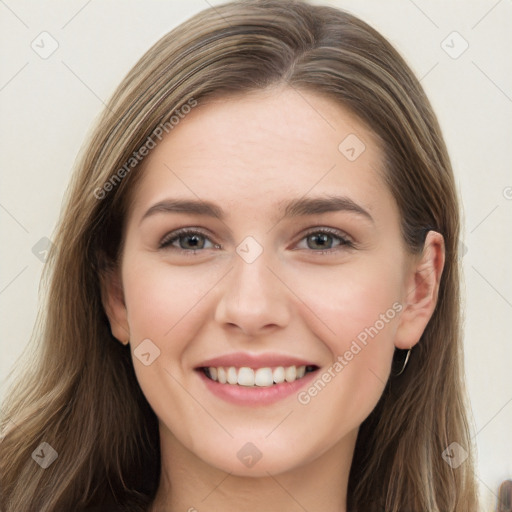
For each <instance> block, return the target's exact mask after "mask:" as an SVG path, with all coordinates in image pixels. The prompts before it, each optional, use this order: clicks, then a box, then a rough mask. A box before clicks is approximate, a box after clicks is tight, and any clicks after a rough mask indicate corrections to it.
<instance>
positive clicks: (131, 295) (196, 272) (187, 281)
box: [123, 260, 222, 352]
mask: <svg viewBox="0 0 512 512" xmlns="http://www.w3.org/2000/svg"><path fill="white" fill-rule="evenodd" d="M126 267H127V268H130V269H131V270H130V272H127V273H126V275H124V276H123V285H124V291H125V300H126V307H127V311H128V322H129V325H130V334H131V336H133V339H134V341H138V340H142V339H145V338H150V339H153V338H154V339H155V340H158V341H160V343H161V344H162V345H165V349H166V350H168V349H169V348H171V349H172V350H173V351H175V352H176V351H177V350H180V348H182V347H181V346H180V340H190V339H191V337H190V336H186V331H193V329H194V328H195V327H196V326H198V325H200V322H199V321H198V315H199V314H200V313H201V311H202V310H201V303H202V301H203V299H204V298H205V297H206V296H207V294H208V292H209V291H210V290H212V289H213V288H214V287H215V284H216V283H217V282H218V281H219V279H220V277H221V276H222V274H221V273H220V271H219V272H217V271H216V269H215V268H211V269H210V271H209V272H207V273H205V272H204V271H203V270H201V269H199V266H198V267H195V268H194V267H174V268H173V267H171V266H170V265H169V266H168V265H165V263H162V262H155V261H151V260H149V261H143V262H140V263H138V264H137V263H132V262H127V265H126ZM203 314H204V312H203ZM178 332H179V333H180V335H179V336H177V333H178ZM169 340H172V343H169ZM161 348H162V347H161Z"/></svg>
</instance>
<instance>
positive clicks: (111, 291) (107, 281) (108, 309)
mask: <svg viewBox="0 0 512 512" xmlns="http://www.w3.org/2000/svg"><path fill="white" fill-rule="evenodd" d="M100 287H101V301H102V303H103V308H104V309H105V313H106V314H107V317H108V319H109V322H110V330H111V331H112V335H113V336H114V337H115V338H116V339H118V340H119V341H120V342H121V343H122V344H123V345H127V344H128V343H129V342H130V328H129V324H128V314H127V311H126V304H125V302H124V292H123V285H122V282H121V277H120V275H119V270H118V269H117V268H113V267H109V268H104V269H102V270H101V271H100Z"/></svg>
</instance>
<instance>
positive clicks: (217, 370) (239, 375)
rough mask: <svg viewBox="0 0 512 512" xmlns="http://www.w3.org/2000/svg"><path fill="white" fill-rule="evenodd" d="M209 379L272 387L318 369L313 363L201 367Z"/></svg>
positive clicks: (228, 383) (227, 382)
mask: <svg viewBox="0 0 512 512" xmlns="http://www.w3.org/2000/svg"><path fill="white" fill-rule="evenodd" d="M201 369H202V370H203V372H204V374H205V375H206V377H208V378H209V379H211V380H213V381H215V382H218V383H220V384H226V385H231V386H245V387H272V386H275V385H277V384H282V383H283V382H288V383H291V382H295V381H296V380H299V379H302V378H303V377H304V376H305V375H306V374H307V373H311V372H313V371H315V370H316V369H317V367H316V366H313V365H308V366H305V365H302V366H294V365H292V366H277V367H274V368H271V367H265V368H257V369H253V368H249V367H247V366H242V367H240V368H237V367H235V366H229V367H222V366H209V367H204V368H201Z"/></svg>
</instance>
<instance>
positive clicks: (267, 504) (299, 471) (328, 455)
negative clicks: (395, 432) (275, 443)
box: [150, 426, 357, 512]
mask: <svg viewBox="0 0 512 512" xmlns="http://www.w3.org/2000/svg"><path fill="white" fill-rule="evenodd" d="M356 438H357V429H356V430H354V431H352V432H350V433H349V434H348V435H347V436H345V437H344V438H343V439H341V441H339V442H338V443H337V444H336V445H334V446H333V447H331V448H330V449H329V450H327V451H326V452H325V453H323V454H321V455H319V456H317V457H316V458H314V459H313V460H311V461H309V462H307V463H305V464H303V465H301V466H300V467H294V468H291V469H289V470H287V471H284V472H280V473H278V474H271V473H270V472H268V471H267V472H265V473H266V476H261V477H247V476H237V475H235V474H233V473H227V472H225V471H222V470H221V469H218V468H215V467H213V466H211V465H209V464H207V463H205V462H204V461H202V460H201V459H200V458H198V457H197V456H196V455H194V454H193V453H192V452H191V451H189V450H188V449H187V448H185V447H184V446H183V445H182V444H181V443H179V441H178V440H177V439H176V438H175V437H174V436H173V435H172V434H171V433H170V432H169V431H168V430H166V429H165V428H162V426H161V427H160V450H161V461H162V466H161V477H160V483H159V487H158V491H157V494H156V498H155V500H154V503H153V505H152V507H151V508H150V512H203V511H208V512H235V511H236V512H238V511H240V510H244V511H245V512H255V511H261V510H265V511H279V512H304V510H323V511H325V512H346V499H347V485H348V477H349V472H350V466H351V462H352V456H353V451H354V447H355V442H356ZM290 448H291V449H293V446H291V447H290Z"/></svg>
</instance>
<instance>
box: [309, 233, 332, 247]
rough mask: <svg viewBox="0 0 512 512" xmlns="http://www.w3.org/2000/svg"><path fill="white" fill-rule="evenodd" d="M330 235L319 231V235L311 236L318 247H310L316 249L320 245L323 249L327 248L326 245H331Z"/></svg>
mask: <svg viewBox="0 0 512 512" xmlns="http://www.w3.org/2000/svg"><path fill="white" fill-rule="evenodd" d="M330 238H331V237H330V235H326V234H325V233H319V234H317V235H313V236H311V239H312V241H313V244H312V245H316V246H317V247H310V249H315V248H318V247H320V248H321V249H325V247H326V246H328V245H329V239H330Z"/></svg>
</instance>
